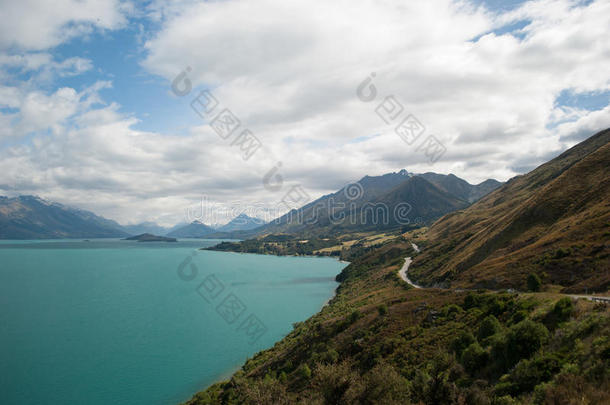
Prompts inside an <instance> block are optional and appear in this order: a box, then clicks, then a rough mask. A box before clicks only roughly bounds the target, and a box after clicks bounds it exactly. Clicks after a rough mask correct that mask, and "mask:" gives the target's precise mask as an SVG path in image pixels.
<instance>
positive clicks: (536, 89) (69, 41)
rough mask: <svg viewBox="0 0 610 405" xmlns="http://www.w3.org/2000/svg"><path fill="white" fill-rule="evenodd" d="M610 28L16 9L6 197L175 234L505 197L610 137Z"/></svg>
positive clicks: (86, 3)
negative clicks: (428, 200) (376, 206)
mask: <svg viewBox="0 0 610 405" xmlns="http://www.w3.org/2000/svg"><path fill="white" fill-rule="evenodd" d="M608 27H610V0H594V1H568V0H539V1H528V2H522V1H498V0H493V1H491V0H490V1H481V0H470V1H468V0H460V1H450V0H425V1H406V0H375V1H372V0H349V1H347V0H337V1H333V2H329V1H311V0H308V1H302V0H286V1H282V2H278V1H271V0H248V1H243V0H223V1H205V2H202V1H190V0H175V1H170V2H167V1H157V0H153V1H147V2H130V1H120V0H99V1H98V0H53V1H51V0H46V1H42V0H20V1H18V2H17V1H12V0H0V195H8V196H15V195H23V194H32V195H38V196H41V197H43V198H46V199H48V200H52V201H57V202H60V203H63V204H66V205H70V206H75V207H80V208H83V209H88V210H91V211H94V212H95V213H97V214H100V215H103V216H105V217H107V218H111V219H115V220H117V221H119V222H120V223H122V224H136V223H139V222H143V221H155V222H157V223H159V224H161V225H165V226H170V225H173V224H176V223H178V222H184V221H188V220H190V219H193V217H196V218H200V219H203V220H204V222H207V223H223V222H227V221H228V220H229V219H230V217H231V216H234V215H237V214H239V213H240V212H242V211H245V212H246V213H249V214H251V215H253V216H258V217H263V218H266V219H271V218H272V217H273V216H274V215H278V214H279V213H281V212H283V211H285V210H287V209H289V208H293V207H296V206H298V205H300V204H302V203H303V202H306V201H311V200H313V199H315V198H318V197H320V196H322V195H324V194H327V193H330V192H334V191H336V190H338V189H340V188H341V187H344V186H345V185H346V184H349V183H350V182H354V181H357V180H359V179H360V178H362V177H363V176H365V175H381V174H384V173H388V172H398V171H399V170H401V169H407V170H408V171H409V172H416V173H421V172H428V171H433V172H437V173H445V174H448V173H453V174H455V175H457V176H459V177H462V178H464V179H466V180H467V181H469V182H471V183H473V184H476V183H479V182H481V181H484V180H485V179H487V178H495V179H498V180H501V181H505V180H507V179H509V178H511V177H513V176H515V175H518V174H522V173H525V172H527V171H530V170H532V169H533V168H535V167H536V166H538V165H540V164H541V163H543V162H545V161H547V160H549V159H551V158H553V157H555V156H557V155H558V154H559V153H561V152H562V151H564V150H566V149H567V148H569V147H571V146H573V145H575V144H576V143H578V142H580V141H582V140H584V139H586V138H587V137H589V136H591V135H593V134H594V133H595V132H597V131H599V130H601V129H605V128H607V127H610V69H609V67H610V41H609V40H608V39H609V37H610V29H609V28H608ZM202 206H204V209H201V207H202ZM198 210H199V211H200V212H199V213H197V211H198ZM220 213H222V214H220Z"/></svg>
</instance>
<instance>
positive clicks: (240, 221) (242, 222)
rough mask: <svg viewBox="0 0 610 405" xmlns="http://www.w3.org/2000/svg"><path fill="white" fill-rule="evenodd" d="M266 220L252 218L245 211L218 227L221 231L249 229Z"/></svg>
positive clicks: (262, 223)
mask: <svg viewBox="0 0 610 405" xmlns="http://www.w3.org/2000/svg"><path fill="white" fill-rule="evenodd" d="M264 224H265V221H263V220H262V219H258V218H252V217H250V216H248V215H246V214H244V213H242V214H239V215H238V216H236V217H235V218H233V219H232V220H231V221H230V222H229V223H227V224H226V225H223V226H221V227H219V228H218V229H216V230H217V231H219V232H234V231H247V230H250V229H254V228H258V227H259V226H261V225H264Z"/></svg>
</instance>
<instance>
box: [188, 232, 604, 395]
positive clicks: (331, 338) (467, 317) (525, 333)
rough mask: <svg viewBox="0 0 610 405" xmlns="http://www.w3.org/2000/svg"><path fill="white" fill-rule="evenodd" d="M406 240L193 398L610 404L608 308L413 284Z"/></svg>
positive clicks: (360, 265) (360, 264)
mask: <svg viewBox="0 0 610 405" xmlns="http://www.w3.org/2000/svg"><path fill="white" fill-rule="evenodd" d="M413 254H414V252H413V250H412V247H411V244H410V243H409V242H408V241H406V240H404V239H403V238H402V237H397V238H395V239H393V240H387V241H385V242H383V243H382V244H381V245H380V246H377V247H374V248H373V249H372V250H370V251H368V252H365V253H362V254H361V255H360V256H359V257H357V258H354V259H353V262H352V263H351V264H350V265H349V266H347V267H346V268H345V269H344V270H343V272H342V273H341V274H340V275H339V276H338V280H339V281H341V285H340V287H339V289H338V291H337V295H336V296H335V298H334V299H333V300H332V301H331V303H330V304H329V305H328V306H326V307H325V308H324V309H323V310H322V311H321V312H320V313H319V314H317V315H315V316H313V317H312V318H310V319H309V320H307V321H305V322H303V323H297V324H295V325H294V330H293V331H292V332H291V333H290V334H289V335H288V336H287V337H286V338H285V339H283V340H282V341H280V342H278V343H277V344H276V345H275V346H274V347H273V348H271V349H269V350H266V351H264V352H261V353H259V354H257V355H256V356H255V357H254V358H252V359H250V360H249V361H248V362H247V363H246V364H245V365H244V366H243V367H242V369H241V370H240V371H238V372H237V373H236V374H235V375H234V376H233V377H232V378H231V379H230V380H229V381H225V382H222V383H218V384H215V385H213V386H211V387H209V388H208V389H207V390H206V391H203V392H201V393H199V394H197V395H195V396H194V397H193V398H192V399H191V400H190V401H189V402H188V404H292V403H303V404H343V403H345V404H408V403H414V404H418V403H423V404H474V405H477V404H490V405H491V404H513V403H532V404H564V403H566V404H568V403H591V404H593V403H607V402H608V401H610V383H609V382H610V380H609V376H608V370H609V366H610V338H609V336H610V311H609V310H608V308H607V307H606V306H605V305H603V304H594V303H592V302H588V301H584V300H578V301H572V300H571V299H570V298H561V296H560V295H554V294H548V293H521V294H519V293H506V292H498V293H496V292H482V291H481V292H474V291H471V292H467V291H462V292H455V291H449V290H417V289H411V288H410V287H409V286H408V285H407V284H406V283H404V282H402V281H401V280H400V279H399V278H398V276H397V271H398V269H399V268H400V267H401V266H402V263H403V259H404V257H405V256H410V255H413Z"/></svg>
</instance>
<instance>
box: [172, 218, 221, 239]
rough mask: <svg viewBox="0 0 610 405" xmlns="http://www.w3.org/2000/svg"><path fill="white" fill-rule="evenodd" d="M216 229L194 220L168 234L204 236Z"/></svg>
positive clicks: (182, 236) (174, 236)
mask: <svg viewBox="0 0 610 405" xmlns="http://www.w3.org/2000/svg"><path fill="white" fill-rule="evenodd" d="M214 232H216V230H215V229H214V228H212V227H210V226H207V225H206V224H204V223H203V222H200V221H193V222H191V223H190V224H188V225H185V226H183V227H180V228H178V229H175V230H173V231H171V232H168V233H167V236H170V237H172V238H203V237H206V236H208V235H210V234H212V233H214Z"/></svg>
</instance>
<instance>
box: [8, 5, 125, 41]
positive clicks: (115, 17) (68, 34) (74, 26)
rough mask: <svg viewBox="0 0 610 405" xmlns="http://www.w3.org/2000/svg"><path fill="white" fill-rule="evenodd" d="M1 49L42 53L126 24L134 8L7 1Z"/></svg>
mask: <svg viewBox="0 0 610 405" xmlns="http://www.w3.org/2000/svg"><path fill="white" fill-rule="evenodd" d="M0 7H2V24H0V49H2V48H4V49H6V48H11V47H16V48H18V49H24V50H42V49H48V48H51V47H54V46H57V45H59V44H61V43H62V42H64V41H66V40H68V39H70V38H73V37H75V36H80V35H86V34H88V33H91V32H92V31H93V30H95V29H101V30H108V29H116V28H118V27H119V26H121V25H123V24H125V23H126V19H125V13H126V12H127V11H129V9H130V8H131V5H129V4H128V3H121V2H120V1H118V0H53V1H36V0H20V1H11V0H4V1H2V2H1V3H0Z"/></svg>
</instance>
